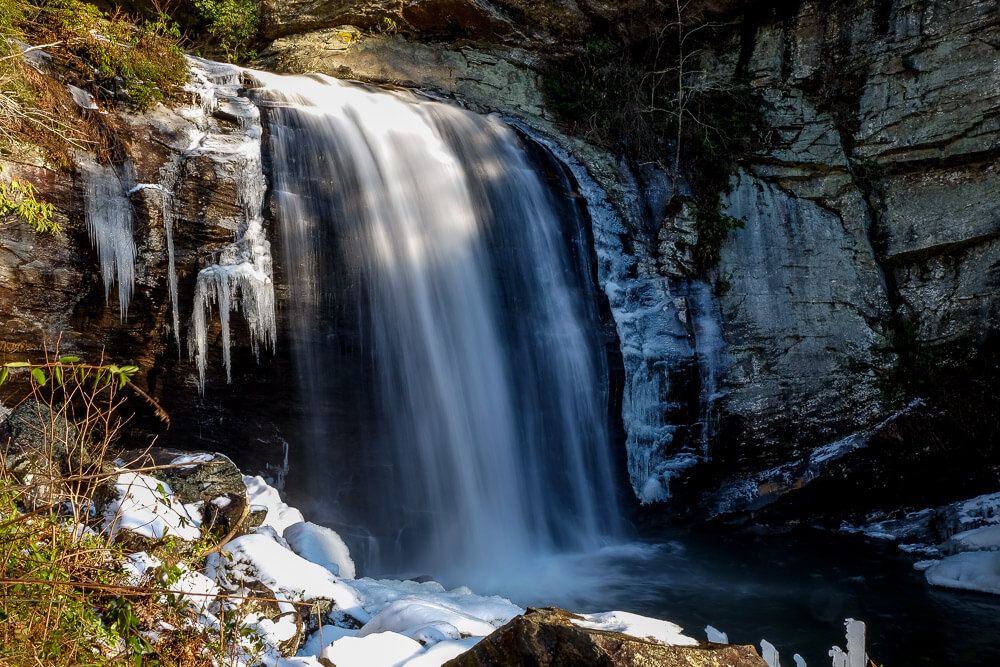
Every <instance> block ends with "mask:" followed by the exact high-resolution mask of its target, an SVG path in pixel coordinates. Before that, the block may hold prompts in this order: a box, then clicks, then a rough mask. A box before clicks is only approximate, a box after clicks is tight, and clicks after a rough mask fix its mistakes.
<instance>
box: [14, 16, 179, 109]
mask: <svg viewBox="0 0 1000 667" xmlns="http://www.w3.org/2000/svg"><path fill="white" fill-rule="evenodd" d="M23 29H24V32H25V34H26V36H27V38H28V40H29V41H32V42H44V43H58V44H59V46H58V47H54V48H52V49H50V53H52V55H53V57H54V62H55V66H56V67H57V68H58V69H60V70H61V73H62V74H63V75H64V76H65V78H67V79H69V80H71V81H73V82H74V83H76V84H77V85H79V86H80V87H81V88H85V89H88V90H90V91H91V92H92V93H93V94H94V95H95V97H97V98H99V99H103V100H104V101H106V102H117V101H122V102H125V103H126V104H127V105H129V106H131V107H133V108H136V109H139V110H144V109H147V108H149V107H150V106H152V105H153V104H155V103H156V102H162V101H165V100H168V99H170V98H172V97H175V96H177V95H179V93H180V92H181V88H182V86H183V85H184V83H185V82H186V81H187V63H186V62H185V60H184V53H183V51H182V50H181V48H180V46H179V40H180V31H179V29H178V28H177V27H176V26H175V25H173V24H172V23H171V22H170V21H169V20H167V19H166V18H165V17H161V18H160V19H158V20H154V21H146V22H144V23H143V24H142V25H137V24H136V23H134V22H132V21H131V20H129V19H127V18H124V17H122V16H120V15H114V16H107V15H105V14H104V13H103V12H101V11H100V10H99V9H98V8H97V7H95V6H93V5H90V4H88V3H85V2H81V1H80V0H48V2H46V3H44V4H43V5H41V6H40V7H38V8H37V9H35V10H34V11H33V15H29V16H28V17H27V18H26V20H25V22H24V28H23Z"/></svg>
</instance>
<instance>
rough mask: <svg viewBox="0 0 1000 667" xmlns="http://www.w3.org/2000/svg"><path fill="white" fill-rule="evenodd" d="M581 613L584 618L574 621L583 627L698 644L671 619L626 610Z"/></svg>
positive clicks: (664, 642) (666, 642) (684, 644)
mask: <svg viewBox="0 0 1000 667" xmlns="http://www.w3.org/2000/svg"><path fill="white" fill-rule="evenodd" d="M580 615H581V616H583V619H584V620H582V621H581V620H579V619H573V621H572V622H573V624H574V625H577V626H579V627H581V628H589V629H591V630H606V631H608V632H620V633H622V634H625V635H630V636H632V637H638V638H640V639H654V640H656V641H658V642H661V643H663V644H667V645H669V646H696V645H697V644H698V640H696V639H694V638H692V637H688V636H687V635H685V634H683V632H684V630H683V628H681V627H680V626H679V625H677V624H676V623H671V622H670V621H660V620H657V619H655V618H647V617H645V616H638V615H637V614H630V613H628V612H625V611H608V612H604V613H601V614H580Z"/></svg>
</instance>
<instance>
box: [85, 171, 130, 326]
mask: <svg viewBox="0 0 1000 667" xmlns="http://www.w3.org/2000/svg"><path fill="white" fill-rule="evenodd" d="M80 168H81V169H82V171H83V172H84V176H85V179H86V183H85V188H86V201H87V213H86V219H87V231H88V233H89V234H90V241H91V243H92V244H93V245H94V248H95V249H96V250H97V255H98V258H99V259H100V262H101V277H102V278H103V279H104V298H105V300H106V301H107V302H109V303H110V300H111V287H112V285H114V283H115V280H117V281H118V305H119V308H120V311H121V318H122V320H124V319H125V318H126V317H127V316H128V306H129V302H130V301H131V299H132V293H133V291H134V289H135V261H136V247H135V238H134V235H133V220H132V204H131V202H130V201H129V198H128V191H129V188H128V187H126V185H125V184H124V183H123V179H122V178H121V177H120V176H119V174H118V172H117V171H116V170H115V168H114V167H111V166H103V165H100V164H97V163H96V162H93V161H92V160H84V161H83V162H81V164H80Z"/></svg>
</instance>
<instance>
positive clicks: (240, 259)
mask: <svg viewBox="0 0 1000 667" xmlns="http://www.w3.org/2000/svg"><path fill="white" fill-rule="evenodd" d="M191 63H192V72H193V82H192V84H191V85H189V87H188V90H189V91H191V92H192V94H193V95H194V96H195V98H196V100H197V101H198V102H199V105H198V107H197V109H195V110H193V111H192V113H201V114H202V115H208V114H211V113H214V112H217V111H218V110H219V108H220V106H221V105H223V104H226V105H228V107H231V109H232V113H231V115H233V116H234V117H236V118H238V119H239V122H240V126H241V128H242V131H243V136H242V138H240V139H239V140H238V141H236V142H234V141H232V139H231V137H213V136H212V135H210V134H206V135H199V136H197V137H195V140H194V142H193V143H192V146H191V148H190V149H189V150H188V152H187V154H188V155H193V154H196V153H198V152H199V151H205V152H213V153H215V154H216V155H217V157H218V158H219V159H225V160H228V161H229V162H230V163H231V164H232V166H233V168H234V169H236V170H237V172H238V175H239V177H238V179H237V183H238V184H239V193H238V198H239V199H238V202H237V203H238V204H239V206H240V208H241V210H242V212H243V222H242V224H241V225H240V227H239V229H238V230H237V234H236V240H235V241H234V242H233V244H232V245H230V246H229V247H227V248H226V249H224V250H223V251H222V252H221V253H219V256H218V259H217V261H216V262H215V263H214V264H212V265H210V266H207V267H205V268H204V269H202V270H201V271H200V272H199V273H198V279H197V283H196V287H195V293H194V305H193V314H192V317H191V337H190V340H189V341H188V350H189V353H190V354H191V356H192V357H193V358H194V360H195V363H196V365H197V367H198V384H199V388H200V389H201V391H202V392H204V390H205V375H206V372H207V367H208V330H209V326H210V324H211V322H210V318H211V315H212V312H213V310H215V311H217V312H218V317H219V322H220V325H221V329H222V356H223V364H224V366H225V368H226V380H227V381H230V382H231V381H232V354H231V348H232V327H231V314H232V313H233V312H234V311H239V310H241V311H242V313H243V317H244V319H245V320H246V322H247V326H248V328H249V331H250V345H251V347H252V349H253V351H254V353H255V354H258V355H259V353H260V349H261V347H265V348H271V349H273V347H274V340H275V336H276V327H277V325H276V322H275V301H274V281H273V278H272V263H271V244H270V242H269V241H268V240H267V236H266V234H265V231H264V196H265V193H266V191H267V181H266V179H265V178H264V170H263V164H262V158H261V136H262V134H263V130H262V128H261V124H260V112H259V111H258V109H257V108H256V107H255V106H253V104H252V103H251V102H250V101H249V100H247V99H246V98H243V97H240V96H239V90H238V88H239V79H240V72H241V70H239V69H237V68H233V67H228V66H224V65H218V64H216V63H209V62H207V61H201V60H197V59H191Z"/></svg>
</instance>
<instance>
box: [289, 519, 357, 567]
mask: <svg viewBox="0 0 1000 667" xmlns="http://www.w3.org/2000/svg"><path fill="white" fill-rule="evenodd" d="M282 537H284V538H285V540H287V541H288V545H289V546H290V547H291V548H292V551H294V552H295V553H297V554H298V555H300V556H302V557H303V558H305V559H306V560H307V561H309V562H311V563H316V564H317V565H320V566H322V567H324V568H326V569H327V570H329V571H330V572H332V573H334V574H335V575H337V576H338V577H342V578H344V579H353V578H354V576H355V574H356V572H355V568H354V561H353V560H351V554H350V552H349V551H348V549H347V545H346V544H345V543H344V540H342V539H341V538H340V535H338V534H337V533H335V532H334V531H332V530H330V529H329V528H325V527H323V526H317V525H316V524H314V523H310V522H308V521H303V522H301V523H294V524H292V525H290V526H288V527H286V528H285V530H284V532H283V533H282Z"/></svg>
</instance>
